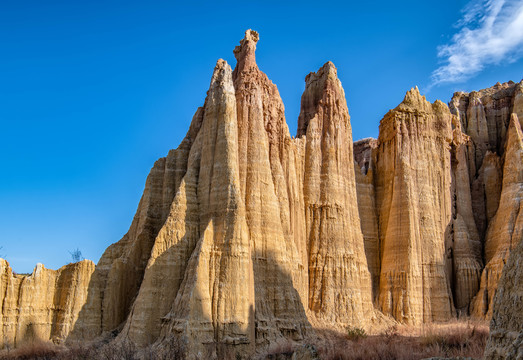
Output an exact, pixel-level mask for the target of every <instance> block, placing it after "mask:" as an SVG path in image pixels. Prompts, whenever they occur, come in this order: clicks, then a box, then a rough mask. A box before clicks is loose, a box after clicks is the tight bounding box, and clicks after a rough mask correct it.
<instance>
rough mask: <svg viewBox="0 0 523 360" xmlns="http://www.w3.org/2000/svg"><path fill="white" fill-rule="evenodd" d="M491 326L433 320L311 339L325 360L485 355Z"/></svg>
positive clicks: (329, 333) (325, 333) (409, 359)
mask: <svg viewBox="0 0 523 360" xmlns="http://www.w3.org/2000/svg"><path fill="white" fill-rule="evenodd" d="M488 333H489V330H488V326H487V325H486V324H482V323H473V322H457V321H455V322H451V323H447V324H431V325H427V326H424V327H421V328H413V327H408V326H398V327H392V328H390V329H388V330H387V331H385V332H384V333H382V334H378V335H369V336H361V337H357V338H354V337H353V336H351V334H352V332H349V334H348V335H347V334H342V333H339V332H333V331H329V330H323V331H318V332H317V335H316V336H315V337H313V338H311V339H309V341H310V342H311V343H313V344H314V345H315V346H316V348H317V349H318V353H319V354H320V356H321V358H322V359H325V360H359V359H361V360H364V359H378V360H396V359H402V360H417V359H423V358H430V357H469V358H473V359H481V357H482V356H483V351H484V349H485V345H486V343H487V338H488Z"/></svg>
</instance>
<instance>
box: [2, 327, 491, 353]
mask: <svg viewBox="0 0 523 360" xmlns="http://www.w3.org/2000/svg"><path fill="white" fill-rule="evenodd" d="M487 337H488V326H487V325H486V324H485V323H478V322H470V321H467V322H463V321H454V322H450V323H445V324H430V325H426V326H423V327H418V328H414V327H408V326H395V327H391V328H389V329H387V330H386V331H385V332H383V333H381V334H374V335H367V334H365V332H364V331H362V330H360V329H357V328H350V329H347V331H346V332H343V333H342V332H336V331H332V330H316V333H315V334H314V336H311V337H309V338H308V339H306V341H307V343H309V344H312V345H314V346H315V348H316V349H317V351H318V353H319V355H320V357H321V359H324V360H359V359H361V360H366V359H376V360H396V359H402V360H417V359H423V358H430V357H468V358H473V359H480V358H481V357H482V355H483V351H484V348H485V344H486V341H487ZM107 341H109V339H106V340H105V341H102V342H98V343H90V344H75V345H69V346H68V347H65V346H59V345H54V344H52V343H50V342H39V341H34V342H31V343H28V344H26V345H23V346H21V347H19V348H17V349H15V350H10V351H8V350H3V351H0V360H29V359H40V360H47V359H49V360H50V359H57V360H62V359H63V360H65V359H68V360H69V359H70V360H87V359H106V360H113V359H114V360H116V359H118V360H135V359H144V360H163V359H183V358H184V356H183V353H184V352H185V349H186V346H185V343H184V342H183V341H168V342H166V343H165V344H164V346H162V347H161V349H158V348H154V347H152V346H151V347H148V348H146V349H137V348H136V347H134V346H133V344H131V343H129V342H114V341H111V342H107ZM296 346H298V345H296V344H294V343H291V342H283V343H278V344H274V345H273V346H272V347H270V348H269V349H268V350H267V352H266V353H265V354H263V355H262V354H259V355H260V356H259V358H263V359H278V360H279V359H290V358H291V356H292V353H293V351H294V350H295V348H296ZM215 351H216V352H217V353H220V354H221V355H219V357H221V358H224V359H225V358H231V359H234V357H229V356H224V354H225V350H224V351H220V349H219V348H216V349H215Z"/></svg>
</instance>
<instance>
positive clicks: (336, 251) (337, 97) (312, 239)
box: [298, 62, 373, 326]
mask: <svg viewBox="0 0 523 360" xmlns="http://www.w3.org/2000/svg"><path fill="white" fill-rule="evenodd" d="M305 82H306V85H305V92H304V93H303V96H302V105H301V113H300V117H299V119H298V136H303V135H305V138H306V145H305V174H306V176H305V181H304V185H303V193H304V199H305V217H306V221H307V237H306V241H307V247H308V251H309V264H308V267H309V308H310V309H311V310H312V311H314V312H315V313H316V315H318V316H320V317H321V318H323V319H326V320H328V321H330V322H336V323H341V324H356V325H358V326H364V325H365V323H366V322H368V320H369V319H371V318H372V317H373V306H372V297H371V280H370V274H369V270H368V267H367V261H366V258H365V250H364V244H363V235H362V232H361V228H360V218H359V213H358V207H357V204H358V202H357V197H356V180H355V175H354V165H353V164H354V156H353V149H352V131H351V126H350V121H349V120H350V117H349V112H348V109H347V103H346V100H345V93H344V91H343V88H342V87H341V82H340V81H339V80H338V78H337V73H336V68H335V67H334V65H333V64H332V63H331V62H328V63H327V64H325V65H324V66H323V67H322V68H321V69H320V70H319V71H318V72H317V73H311V74H309V75H308V76H307V77H306V79H305ZM304 129H306V131H305V130H304ZM348 305H349V306H348Z"/></svg>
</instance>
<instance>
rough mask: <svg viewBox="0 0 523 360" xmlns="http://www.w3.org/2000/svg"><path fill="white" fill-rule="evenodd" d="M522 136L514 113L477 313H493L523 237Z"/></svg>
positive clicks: (490, 230) (486, 243) (480, 314)
mask: <svg viewBox="0 0 523 360" xmlns="http://www.w3.org/2000/svg"><path fill="white" fill-rule="evenodd" d="M522 199H523V135H522V132H521V125H520V122H519V120H518V118H517V115H516V114H512V118H511V121H510V125H509V129H508V135H507V140H506V148H505V157H504V166H503V185H502V190H501V197H500V200H499V207H498V209H497V212H496V215H495V216H494V217H493V219H492V221H491V222H490V223H489V227H488V230H487V235H486V239H485V260H486V266H485V269H483V273H482V275H481V286H480V291H479V292H478V294H477V296H476V298H475V299H474V302H473V313H474V315H476V316H480V317H482V316H487V317H490V316H492V309H493V308H492V303H493V299H494V296H495V294H496V289H497V284H498V281H499V278H500V277H501V273H502V271H503V267H504V266H505V263H506V262H507V259H508V257H509V255H510V250H511V249H512V248H514V247H515V246H516V245H517V244H518V243H519V242H520V241H521V239H522V238H523V201H522Z"/></svg>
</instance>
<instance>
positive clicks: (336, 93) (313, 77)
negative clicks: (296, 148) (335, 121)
mask: <svg viewBox="0 0 523 360" xmlns="http://www.w3.org/2000/svg"><path fill="white" fill-rule="evenodd" d="M327 98H328V99H330V100H329V101H336V100H335V99H343V101H342V103H343V105H342V106H344V107H345V109H346V110H345V112H346V115H347V116H346V119H345V120H347V121H348V119H349V116H348V115H349V113H348V110H347V108H346V101H345V91H344V90H343V87H342V86H341V81H340V80H339V79H338V72H337V70H336V67H335V66H334V64H333V63H332V62H330V61H328V62H326V63H325V64H324V65H323V66H322V67H321V68H320V69H319V70H318V71H317V72H311V73H310V74H309V75H307V76H306V77H305V91H304V92H303V94H302V96H301V110H300V116H299V117H298V132H297V136H298V137H299V136H302V135H305V134H306V133H307V127H308V126H309V121H310V119H312V118H313V117H314V116H315V115H316V113H317V112H318V106H320V104H321V106H323V105H325V101H327V100H326V99H327Z"/></svg>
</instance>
